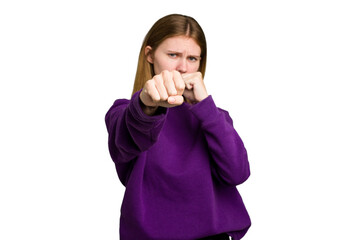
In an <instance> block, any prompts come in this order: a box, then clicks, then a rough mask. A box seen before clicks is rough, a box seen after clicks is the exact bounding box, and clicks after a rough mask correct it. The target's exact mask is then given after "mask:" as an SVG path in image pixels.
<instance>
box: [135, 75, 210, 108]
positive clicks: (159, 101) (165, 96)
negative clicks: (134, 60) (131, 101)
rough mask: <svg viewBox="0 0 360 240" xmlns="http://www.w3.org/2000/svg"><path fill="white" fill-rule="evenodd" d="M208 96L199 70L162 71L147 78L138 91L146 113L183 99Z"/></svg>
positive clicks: (167, 106) (195, 99)
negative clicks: (191, 71)
mask: <svg viewBox="0 0 360 240" xmlns="http://www.w3.org/2000/svg"><path fill="white" fill-rule="evenodd" d="M207 96H208V93H207V91H206V88H205V84H204V82H203V78H202V74H201V73H200V72H194V73H186V74H182V75H181V74H180V72H178V71H171V72H170V71H167V70H165V71H162V72H161V73H160V74H158V75H155V76H154V77H153V78H152V79H150V80H148V81H147V82H146V83H145V85H144V87H143V90H142V91H141V93H140V100H141V102H142V103H143V106H142V109H143V111H144V113H146V114H147V115H154V114H155V112H156V110H157V108H158V107H165V108H170V107H176V106H179V105H181V104H182V103H183V102H184V97H185V99H186V100H187V101H188V102H189V103H191V104H194V103H197V102H200V101H202V100H203V99H205V98H206V97H207Z"/></svg>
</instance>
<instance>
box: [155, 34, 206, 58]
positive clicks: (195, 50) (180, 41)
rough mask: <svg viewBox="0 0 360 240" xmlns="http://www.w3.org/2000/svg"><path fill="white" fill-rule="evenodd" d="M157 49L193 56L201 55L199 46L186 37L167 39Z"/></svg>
mask: <svg viewBox="0 0 360 240" xmlns="http://www.w3.org/2000/svg"><path fill="white" fill-rule="evenodd" d="M159 48H162V49H164V50H169V51H175V52H187V53H189V54H194V55H200V54H201V48H200V46H199V45H198V44H197V43H196V41H195V40H194V39H193V38H191V37H187V36H176V37H170V38H167V39H165V40H164V41H163V42H162V43H161V44H160V46H159Z"/></svg>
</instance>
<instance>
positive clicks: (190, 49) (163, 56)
mask: <svg viewBox="0 0 360 240" xmlns="http://www.w3.org/2000/svg"><path fill="white" fill-rule="evenodd" d="M151 50H152V49H151V47H150V46H147V47H146V48H145V54H146V55H147V61H148V62H150V63H152V64H153V65H154V72H155V74H160V73H161V72H162V71H164V70H168V71H173V70H176V71H179V72H180V73H182V74H183V73H193V72H197V71H198V70H199V66H200V60H201V58H200V55H201V48H200V46H199V45H198V44H197V43H196V42H195V40H194V39H193V38H190V37H186V36H176V37H171V38H167V39H166V40H164V41H163V42H162V43H161V44H160V45H159V46H158V48H157V49H156V50H155V52H151Z"/></svg>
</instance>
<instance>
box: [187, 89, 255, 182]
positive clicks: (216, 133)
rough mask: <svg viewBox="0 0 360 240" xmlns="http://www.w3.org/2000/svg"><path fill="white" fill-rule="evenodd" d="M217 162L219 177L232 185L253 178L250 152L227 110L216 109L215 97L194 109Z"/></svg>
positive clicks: (215, 163)
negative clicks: (250, 176)
mask: <svg viewBox="0 0 360 240" xmlns="http://www.w3.org/2000/svg"><path fill="white" fill-rule="evenodd" d="M192 112H193V113H194V115H195V116H196V117H197V118H198V119H199V120H200V121H201V122H202V125H201V127H202V129H203V133H204V136H205V138H206V141H207V145H208V147H209V152H210V154H211V156H212V158H213V160H214V168H215V172H216V174H217V177H219V178H221V180H222V181H223V182H225V183H227V184H229V185H238V184H241V183H242V182H244V181H245V180H246V179H247V178H248V177H249V175H250V169H249V162H248V159H247V151H246V149H245V147H244V144H243V142H242V140H241V138H240V136H239V135H238V133H237V132H236V130H235V129H234V127H233V125H232V120H231V118H230V116H229V115H228V113H227V112H226V111H223V110H220V109H218V108H217V107H216V106H215V103H214V101H213V100H212V97H211V96H210V97H208V98H206V99H204V100H203V101H202V102H200V103H198V104H196V105H194V106H193V107H192Z"/></svg>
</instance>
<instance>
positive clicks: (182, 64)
mask: <svg viewBox="0 0 360 240" xmlns="http://www.w3.org/2000/svg"><path fill="white" fill-rule="evenodd" d="M176 71H178V72H180V73H186V72H187V63H186V58H180V59H179V62H178V64H177V67H176Z"/></svg>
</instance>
